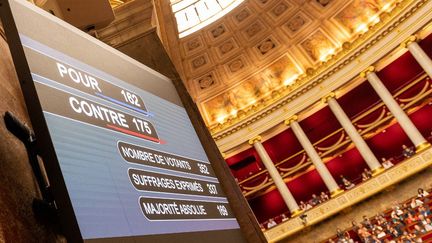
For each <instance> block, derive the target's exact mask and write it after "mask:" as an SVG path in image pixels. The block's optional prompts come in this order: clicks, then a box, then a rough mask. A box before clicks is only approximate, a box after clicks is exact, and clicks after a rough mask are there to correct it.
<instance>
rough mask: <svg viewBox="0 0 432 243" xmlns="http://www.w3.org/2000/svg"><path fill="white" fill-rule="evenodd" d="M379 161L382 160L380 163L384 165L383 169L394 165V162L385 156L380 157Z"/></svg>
mask: <svg viewBox="0 0 432 243" xmlns="http://www.w3.org/2000/svg"><path fill="white" fill-rule="evenodd" d="M381 161H382V163H381V164H382V166H383V167H384V169H389V168H391V167H393V166H394V164H393V163H392V162H391V161H390V160H388V159H386V158H381Z"/></svg>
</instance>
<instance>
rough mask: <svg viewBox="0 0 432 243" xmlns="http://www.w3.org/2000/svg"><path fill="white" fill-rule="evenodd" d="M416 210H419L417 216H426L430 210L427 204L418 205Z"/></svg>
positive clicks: (429, 213)
mask: <svg viewBox="0 0 432 243" xmlns="http://www.w3.org/2000/svg"><path fill="white" fill-rule="evenodd" d="M418 212H419V216H420V215H423V216H424V217H427V216H429V215H431V210H430V208H429V206H428V205H427V204H426V205H424V204H423V205H421V206H419V207H418Z"/></svg>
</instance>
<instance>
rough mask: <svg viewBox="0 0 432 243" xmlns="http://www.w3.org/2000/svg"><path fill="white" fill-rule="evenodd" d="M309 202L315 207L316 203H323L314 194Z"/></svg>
mask: <svg viewBox="0 0 432 243" xmlns="http://www.w3.org/2000/svg"><path fill="white" fill-rule="evenodd" d="M309 202H310V204H311V205H312V207H315V206H316V205H318V204H320V203H321V199H320V198H319V197H318V196H317V195H315V194H312V198H311V200H310V201H309Z"/></svg>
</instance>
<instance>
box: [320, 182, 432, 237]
mask: <svg viewBox="0 0 432 243" xmlns="http://www.w3.org/2000/svg"><path fill="white" fill-rule="evenodd" d="M431 205H432V193H431V190H430V189H429V191H427V190H423V189H421V188H419V189H418V193H417V195H416V196H414V197H411V198H409V199H407V200H406V201H404V202H401V203H395V204H394V205H393V206H392V207H391V208H389V209H387V210H386V211H384V212H382V213H380V214H378V215H376V216H374V217H372V218H368V217H366V216H363V221H362V222H360V223H356V222H355V221H353V222H352V227H351V228H349V229H346V230H344V231H342V230H341V229H337V230H336V235H334V236H333V237H331V238H329V239H327V240H326V241H324V242H327V243H334V242H337V243H354V242H365V243H399V242H400V243H416V242H432V221H431V220H432V214H431V210H430V206H431Z"/></svg>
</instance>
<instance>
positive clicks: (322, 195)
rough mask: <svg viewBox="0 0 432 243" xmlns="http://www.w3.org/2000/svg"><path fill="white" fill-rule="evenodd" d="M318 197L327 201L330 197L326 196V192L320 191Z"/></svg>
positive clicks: (322, 200)
mask: <svg viewBox="0 0 432 243" xmlns="http://www.w3.org/2000/svg"><path fill="white" fill-rule="evenodd" d="M320 199H321V202H325V201H328V200H329V199H330V197H329V196H328V194H327V193H325V192H321V194H320Z"/></svg>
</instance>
